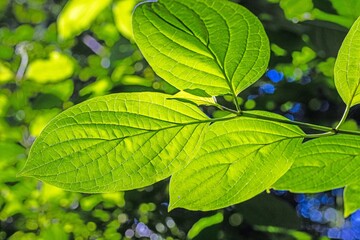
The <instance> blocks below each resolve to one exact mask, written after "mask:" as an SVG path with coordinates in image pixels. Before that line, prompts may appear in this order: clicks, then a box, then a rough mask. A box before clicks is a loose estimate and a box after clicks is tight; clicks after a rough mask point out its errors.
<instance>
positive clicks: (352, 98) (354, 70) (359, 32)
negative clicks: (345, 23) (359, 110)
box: [334, 17, 360, 106]
mask: <svg viewBox="0 0 360 240" xmlns="http://www.w3.org/2000/svg"><path fill="white" fill-rule="evenodd" d="M334 78H335V86H336V89H337V90H338V92H339V94H340V96H341V98H342V99H343V101H344V102H345V103H346V104H347V105H348V106H354V105H356V104H358V103H360V17H359V18H358V19H357V20H356V22H355V23H354V25H353V26H352V27H351V29H350V31H349V33H348V34H347V36H346V38H345V40H344V41H343V43H342V45H341V48H340V50H339V54H338V56H337V59H336V62H335V70H334Z"/></svg>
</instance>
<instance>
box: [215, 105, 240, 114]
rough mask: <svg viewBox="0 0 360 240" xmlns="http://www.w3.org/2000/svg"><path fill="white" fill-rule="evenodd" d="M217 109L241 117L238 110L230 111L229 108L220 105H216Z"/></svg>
mask: <svg viewBox="0 0 360 240" xmlns="http://www.w3.org/2000/svg"><path fill="white" fill-rule="evenodd" d="M216 107H218V108H219V109H221V110H223V111H226V112H230V113H234V114H236V115H239V112H238V110H233V109H230V108H227V107H225V106H222V105H220V104H216Z"/></svg>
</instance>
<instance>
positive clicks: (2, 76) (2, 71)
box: [0, 62, 15, 84]
mask: <svg viewBox="0 0 360 240" xmlns="http://www.w3.org/2000/svg"><path fill="white" fill-rule="evenodd" d="M14 77H15V74H14V73H13V72H12V71H11V70H10V69H9V68H8V67H7V66H6V65H5V64H3V63H2V62H0V84H5V83H8V82H10V81H11V80H13V79H14Z"/></svg>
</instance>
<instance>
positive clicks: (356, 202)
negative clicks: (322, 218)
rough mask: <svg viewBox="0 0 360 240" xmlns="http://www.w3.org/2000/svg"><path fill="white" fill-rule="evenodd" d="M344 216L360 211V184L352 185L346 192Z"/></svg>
mask: <svg viewBox="0 0 360 240" xmlns="http://www.w3.org/2000/svg"><path fill="white" fill-rule="evenodd" d="M344 207H345V209H344V215H345V217H348V216H349V215H350V214H352V213H354V212H355V211H357V210H359V209H360V183H359V182H358V183H354V184H350V185H348V186H346V187H345V190H344Z"/></svg>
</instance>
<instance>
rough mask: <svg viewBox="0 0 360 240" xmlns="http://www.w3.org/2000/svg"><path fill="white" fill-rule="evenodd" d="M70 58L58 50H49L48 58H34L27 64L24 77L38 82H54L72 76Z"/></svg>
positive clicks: (72, 67) (72, 64) (72, 66)
mask: <svg viewBox="0 0 360 240" xmlns="http://www.w3.org/2000/svg"><path fill="white" fill-rule="evenodd" d="M73 72H74V63H73V61H72V59H71V58H70V57H68V56H66V55H64V54H61V53H59V52H51V53H50V56H49V59H46V60H35V61H33V62H31V63H30V64H29V67H28V69H27V71H26V77H27V78H28V79H31V80H33V81H35V82H38V83H54V82H59V81H62V80H65V79H67V78H69V77H71V76H72V74H73Z"/></svg>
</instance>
